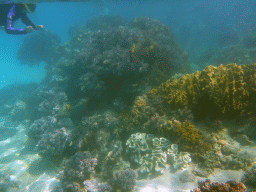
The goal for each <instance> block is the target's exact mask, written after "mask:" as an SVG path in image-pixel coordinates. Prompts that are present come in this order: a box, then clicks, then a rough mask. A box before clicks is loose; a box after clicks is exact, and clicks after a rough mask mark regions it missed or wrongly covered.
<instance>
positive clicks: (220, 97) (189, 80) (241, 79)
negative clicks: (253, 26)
mask: <svg viewBox="0 0 256 192" xmlns="http://www.w3.org/2000/svg"><path fill="white" fill-rule="evenodd" d="M255 77H256V65H255V64H252V65H246V66H245V65H236V64H229V65H226V66H223V65H220V66H219V67H214V66H208V67H206V68H205V69H204V70H203V71H201V72H198V71H197V72H195V73H193V74H187V75H184V76H182V77H181V78H178V79H170V80H168V81H166V82H165V83H163V84H162V85H160V86H159V87H157V88H154V89H152V90H150V91H149V92H148V96H149V97H150V96H155V95H159V96H161V98H162V99H163V101H164V102H165V103H166V104H167V105H169V106H171V107H173V108H177V109H178V108H184V107H188V108H189V109H195V108H198V107H199V106H201V110H200V115H203V114H208V113H214V114H218V113H219V112H221V113H222V114H228V113H231V114H239V113H240V112H241V111H242V110H244V109H245V108H246V106H247V105H248V99H249V97H250V94H252V93H254V92H255V91H256V80H255ZM206 105H207V107H205V106H206Z"/></svg>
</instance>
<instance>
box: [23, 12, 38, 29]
mask: <svg viewBox="0 0 256 192" xmlns="http://www.w3.org/2000/svg"><path fill="white" fill-rule="evenodd" d="M20 18H21V21H22V23H24V24H25V25H27V26H32V27H33V29H35V30H37V28H36V26H35V24H34V23H32V21H30V19H29V18H28V16H27V14H26V13H24V14H22V15H21V17H20Z"/></svg>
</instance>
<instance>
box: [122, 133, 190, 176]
mask: <svg viewBox="0 0 256 192" xmlns="http://www.w3.org/2000/svg"><path fill="white" fill-rule="evenodd" d="M126 145H127V149H126V154H127V156H128V157H129V160H130V162H131V164H132V165H133V166H134V167H135V168H137V167H139V170H140V173H142V177H143V175H146V176H147V175H148V174H149V176H150V177H154V176H155V175H157V174H161V173H162V172H163V171H164V170H165V169H166V165H167V164H168V163H169V164H171V165H172V167H173V169H174V170H178V169H183V170H185V169H187V167H188V164H189V163H190V162H191V158H190V154H189V153H187V152H180V153H178V145H175V144H171V143H170V141H168V140H167V139H165V138H157V137H154V135H152V134H146V133H136V134H132V135H131V137H130V138H129V139H128V140H127V142H126Z"/></svg>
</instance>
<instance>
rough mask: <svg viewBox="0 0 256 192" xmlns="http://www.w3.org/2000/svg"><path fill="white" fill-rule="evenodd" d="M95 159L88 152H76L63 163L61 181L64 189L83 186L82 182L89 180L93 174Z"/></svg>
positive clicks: (77, 188) (74, 189)
mask: <svg viewBox="0 0 256 192" xmlns="http://www.w3.org/2000/svg"><path fill="white" fill-rule="evenodd" d="M96 164H97V159H94V158H91V155H90V152H88V151H85V152H77V153H76V154H75V155H73V156H71V157H70V158H69V159H68V160H67V161H66V162H65V163H64V170H63V172H62V173H61V179H60V181H61V183H62V186H63V189H64V190H67V191H72V192H73V191H74V192H75V191H77V192H78V191H79V190H80V189H81V188H83V187H82V186H83V182H84V181H85V180H87V179H88V180H90V177H91V175H92V174H94V172H95V171H94V167H95V165H96Z"/></svg>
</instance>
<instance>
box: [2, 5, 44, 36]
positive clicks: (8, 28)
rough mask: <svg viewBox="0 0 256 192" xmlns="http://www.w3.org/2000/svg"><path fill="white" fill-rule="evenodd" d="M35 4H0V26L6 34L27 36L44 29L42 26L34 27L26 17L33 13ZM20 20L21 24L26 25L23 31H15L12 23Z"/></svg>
mask: <svg viewBox="0 0 256 192" xmlns="http://www.w3.org/2000/svg"><path fill="white" fill-rule="evenodd" d="M35 9H36V4H25V3H6V4H0V26H3V27H4V30H5V32H6V33H8V34H15V35H21V34H27V33H30V32H32V31H33V30H34V29H35V30H41V29H44V27H43V25H38V26H35V25H34V24H33V23H32V22H31V21H30V19H29V18H28V16H27V13H34V11H35ZM18 19H21V21H22V23H24V24H25V25H27V27H26V28H24V29H15V28H14V27H13V25H14V22H15V21H17V20H18Z"/></svg>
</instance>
